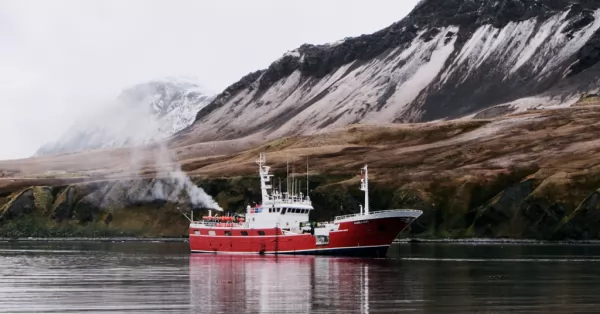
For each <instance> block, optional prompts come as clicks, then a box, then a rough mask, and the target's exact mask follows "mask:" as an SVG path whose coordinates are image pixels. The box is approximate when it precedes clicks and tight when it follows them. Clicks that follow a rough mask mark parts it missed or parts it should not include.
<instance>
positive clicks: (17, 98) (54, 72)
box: [0, 0, 417, 160]
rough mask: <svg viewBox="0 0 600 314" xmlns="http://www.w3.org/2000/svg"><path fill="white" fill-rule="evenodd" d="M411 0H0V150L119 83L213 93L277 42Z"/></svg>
mask: <svg viewBox="0 0 600 314" xmlns="http://www.w3.org/2000/svg"><path fill="white" fill-rule="evenodd" d="M416 3H417V0H400V1H399V0H373V1H368V2H367V1H366V0H328V1H323V0H298V1H291V0H290V1H281V0H253V1H247V0H213V1H208V0H201V1H196V0H189V1H188V0H164V1H153V0H127V1H122V0H98V1H96V0H52V1H49V0H0V42H1V43H2V49H0V134H2V135H3V136H2V139H3V143H2V144H1V145H0V160H1V159H15V158H25V157H29V156H31V155H32V154H34V153H35V151H36V150H37V149H38V148H39V147H40V146H41V145H43V144H44V143H47V142H50V141H55V140H57V139H58V138H59V137H60V136H61V135H62V134H64V132H66V130H67V129H68V128H69V127H70V126H71V125H72V124H74V122H75V121H77V119H79V118H81V117H83V116H85V115H86V113H87V114H88V115H89V113H90V112H94V111H97V110H99V109H101V108H102V107H103V106H106V105H107V104H109V103H111V101H113V100H114V99H115V98H116V97H117V96H118V94H119V93H120V91H121V90H123V89H124V88H127V87H129V86H132V85H135V84H138V83H143V82H145V81H148V80H152V79H157V78H162V77H166V76H186V77H192V78H195V79H196V80H197V81H198V82H199V83H200V84H201V85H202V86H204V87H205V88H206V89H207V90H210V91H213V92H214V93H219V92H221V91H222V90H223V89H225V88H226V87H227V86H229V85H230V84H233V83H235V82H236V81H237V80H239V79H240V78H241V77H242V76H244V75H246V74H248V73H250V72H253V71H256V70H259V69H263V68H266V67H268V66H269V64H271V63H272V62H273V61H275V60H276V59H278V58H279V57H281V56H282V55H283V54H284V53H285V52H286V51H289V50H293V49H294V48H296V47H298V46H300V45H302V44H304V43H311V44H324V43H329V42H335V41H337V40H339V39H343V38H344V37H350V36H358V35H361V34H368V33H372V32H375V31H377V30H379V29H381V28H384V27H386V26H389V25H390V24H392V23H393V22H396V21H398V20H400V19H402V18H403V17H404V16H406V15H407V14H408V13H409V12H410V10H412V8H413V7H414V6H415V5H416Z"/></svg>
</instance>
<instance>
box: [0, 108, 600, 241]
mask: <svg viewBox="0 0 600 314" xmlns="http://www.w3.org/2000/svg"><path fill="white" fill-rule="evenodd" d="M599 104H600V103H598V101H597V97H587V98H585V99H582V100H581V101H580V102H579V103H578V104H577V105H576V106H574V107H573V108H559V109H553V110H530V111H527V112H524V113H519V114H514V115H509V116H505V117H496V118H491V119H468V120H457V121H447V122H432V123H421V124H390V125H377V126H375V125H351V126H347V127H344V128H341V129H336V130H333V131H330V132H326V133H323V134H319V135H311V136H294V137H288V138H282V139H279V140H275V141H272V142H269V143H267V144H264V145H258V144H257V145H255V146H254V147H253V148H251V149H244V150H242V151H239V152H237V153H230V152H227V153H226V154H220V152H219V151H214V150H213V151H212V153H209V151H202V150H201V149H200V148H198V147H195V146H194V145H192V146H188V147H179V148H175V149H173V150H172V151H171V155H172V156H175V159H176V160H178V162H179V163H181V165H182V169H183V170H184V171H185V172H186V173H188V174H189V175H191V177H192V180H193V181H194V182H195V184H197V185H198V186H200V187H201V188H202V189H203V191H205V192H206V193H207V194H208V195H211V196H212V197H213V198H214V200H215V201H216V202H218V204H219V206H221V207H222V208H223V209H225V210H226V211H243V209H244V207H245V205H246V204H247V203H248V202H250V201H257V200H258V197H259V187H258V180H257V179H256V173H255V172H256V165H255V164H254V162H253V161H254V159H255V158H256V156H257V155H258V153H259V152H266V153H267V158H268V161H269V164H270V165H271V166H272V167H273V170H274V171H275V173H276V174H277V176H279V177H282V176H283V175H284V174H285V172H284V171H285V163H286V160H287V159H288V158H290V160H291V162H292V165H293V166H294V168H295V169H297V171H296V172H298V177H299V178H300V179H301V180H303V178H304V176H305V174H304V173H303V172H304V169H306V168H305V167H306V158H307V157H308V159H309V165H310V176H309V178H310V189H311V191H310V196H311V199H312V200H313V202H314V206H315V208H316V211H315V212H314V216H313V217H312V218H313V219H331V218H332V217H333V216H335V215H338V214H345V213H351V212H356V211H357V210H358V204H359V203H360V202H361V201H362V193H361V192H360V191H359V190H358V173H359V170H358V169H359V168H360V167H361V166H362V164H363V162H364V161H365V160H366V161H367V162H368V164H369V169H370V173H371V202H372V203H371V206H372V208H374V209H388V208H416V209H421V210H423V211H424V214H423V216H422V217H421V218H419V220H418V221H417V223H416V224H415V225H414V226H413V228H412V229H411V231H410V232H411V233H412V236H416V237H448V236H450V237H471V236H475V237H509V238H535V239H597V238H599V237H600V233H599V231H598V230H600V228H598V227H600V226H599V224H600V216H598V214H597V213H598V210H599V206H600V204H599V202H598V200H599V198H598V191H597V189H598V188H599V187H600V163H599V162H598V160H597V156H598V154H599V153H600V142H598V140H597V139H598V137H600V128H599V127H598V122H600V110H599V109H598V108H600V107H598V105H599ZM197 145H200V146H199V147H202V145H203V144H197ZM227 149H229V148H227ZM189 151H194V152H195V153H194V154H191V155H190V154H188V153H186V152H189ZM129 153H131V152H129V151H127V150H124V149H121V150H106V151H95V152H90V153H88V154H81V155H79V154H73V155H65V156H57V157H45V158H36V159H25V160H18V161H7V162H0V169H2V173H4V178H2V179H0V191H2V192H1V193H0V217H1V218H0V221H2V222H0V231H2V230H4V231H5V232H8V231H7V230H8V229H7V228H9V227H10V226H12V227H11V228H17V227H19V226H21V227H19V228H22V225H20V224H19V223H22V224H25V225H27V226H29V225H31V224H32V222H31V219H34V217H37V218H36V219H37V220H35V221H36V222H35V224H34V225H35V226H36V229H35V230H38V231H36V232H37V233H35V234H36V235H40V234H39V233H43V232H46V231H44V230H54V231H52V232H54V233H50V231H47V232H49V233H48V234H52V235H55V234H56V232H58V231H56V230H62V231H61V232H66V231H64V230H65V229H64V228H67V227H65V226H70V227H69V228H76V227H77V226H81V225H82V224H83V225H84V226H87V227H86V230H94V232H100V231H97V230H101V232H105V233H109V234H110V232H117V233H119V234H138V235H139V234H141V235H153V236H176V235H183V234H185V230H186V223H185V222H186V221H185V219H184V218H182V215H181V214H180V213H179V210H178V209H177V207H180V210H188V209H189V208H190V204H186V203H185V202H183V203H182V202H179V201H177V200H168V199H160V198H158V197H155V198H145V199H141V198H140V197H138V196H139V195H141V194H144V193H146V192H147V191H149V190H152V189H153V187H155V186H156V185H157V182H159V181H161V180H157V179H156V172H155V170H156V167H155V164H154V161H153V159H152V158H148V159H147V160H146V161H145V162H143V163H140V164H139V165H140V167H138V168H137V169H133V168H132V167H131V166H130V164H129V158H128V156H129V155H128V154H129ZM138 153H140V152H138ZM144 154H145V156H148V157H151V156H152V155H153V153H152V151H151V150H147V151H145V152H144ZM207 154H208V156H207ZM84 161H85V162H84ZM98 169H101V170H98ZM48 171H53V172H52V174H51V175H50V174H49V172H48ZM61 171H64V172H61ZM163 173H164V172H163ZM158 176H159V177H162V175H161V174H160V173H159V175H158ZM163 182H164V181H163ZM303 184H304V183H303ZM303 184H302V186H304V185H303ZM144 191H146V192H144ZM145 195H147V194H145ZM182 206H183V207H182ZM192 207H195V206H192ZM202 212H203V211H201V210H199V211H196V213H197V214H201V213H202ZM40 225H41V226H42V227H40ZM3 226H4V227H3ZM7 226H9V227H7ZM3 228H5V229H3ZM45 228H48V229H45ZM57 228H58V229H57ZM10 230H14V229H10ZM10 230H9V231H10ZM27 230H29V229H27ZM67 230H73V229H67ZM77 230H79V229H77ZM11 232H13V231H11ZM78 232H79V231H78ZM123 232H125V233H123ZM11 234H14V232H13V233H11ZM77 234H79V233H77Z"/></svg>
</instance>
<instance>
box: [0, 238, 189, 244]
mask: <svg viewBox="0 0 600 314" xmlns="http://www.w3.org/2000/svg"><path fill="white" fill-rule="evenodd" d="M0 242H176V243H177V242H179V243H187V242H188V238H136V237H103V238H89V237H65V238H35V237H26V238H4V237H0Z"/></svg>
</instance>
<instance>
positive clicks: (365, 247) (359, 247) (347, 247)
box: [192, 243, 391, 254]
mask: <svg viewBox="0 0 600 314" xmlns="http://www.w3.org/2000/svg"><path fill="white" fill-rule="evenodd" d="M390 245H391V243H390V244H383V245H370V246H345V247H333V248H322V249H319V248H314V249H307V250H293V251H266V252H264V253H262V254H283V253H302V252H325V251H336V250H351V249H354V250H359V249H368V248H378V247H389V246H390ZM192 253H217V254H261V253H260V252H232V251H203V250H192Z"/></svg>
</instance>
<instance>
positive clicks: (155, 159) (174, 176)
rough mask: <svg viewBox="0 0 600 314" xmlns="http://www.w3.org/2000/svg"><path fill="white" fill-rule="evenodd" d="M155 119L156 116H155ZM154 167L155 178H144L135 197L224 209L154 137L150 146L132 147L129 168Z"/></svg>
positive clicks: (134, 170) (133, 169)
mask: <svg viewBox="0 0 600 314" xmlns="http://www.w3.org/2000/svg"><path fill="white" fill-rule="evenodd" d="M154 119H156V118H154ZM152 168H153V170H154V173H155V179H154V180H151V181H145V182H147V185H146V186H145V187H143V188H138V189H136V191H133V192H134V193H133V196H132V198H133V200H134V201H143V202H152V201H168V202H171V203H177V204H189V205H191V206H192V208H210V209H215V210H218V211H222V210H223V209H222V208H221V207H220V206H219V204H218V203H217V202H216V201H215V200H214V199H213V198H212V196H210V195H208V194H207V193H206V192H205V191H204V190H203V189H202V188H200V187H198V186H197V185H196V184H195V183H194V182H193V181H192V180H191V179H190V177H189V176H188V175H187V174H186V173H185V172H184V171H183V170H182V169H181V165H180V164H179V163H178V162H177V161H176V160H175V158H174V156H173V155H172V151H171V150H170V149H169V148H168V147H167V145H166V142H165V141H164V140H157V141H156V142H154V143H153V144H151V146H137V147H133V148H132V153H131V155H130V170H132V173H135V174H137V175H138V176H140V174H142V173H144V171H147V170H149V169H152Z"/></svg>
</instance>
